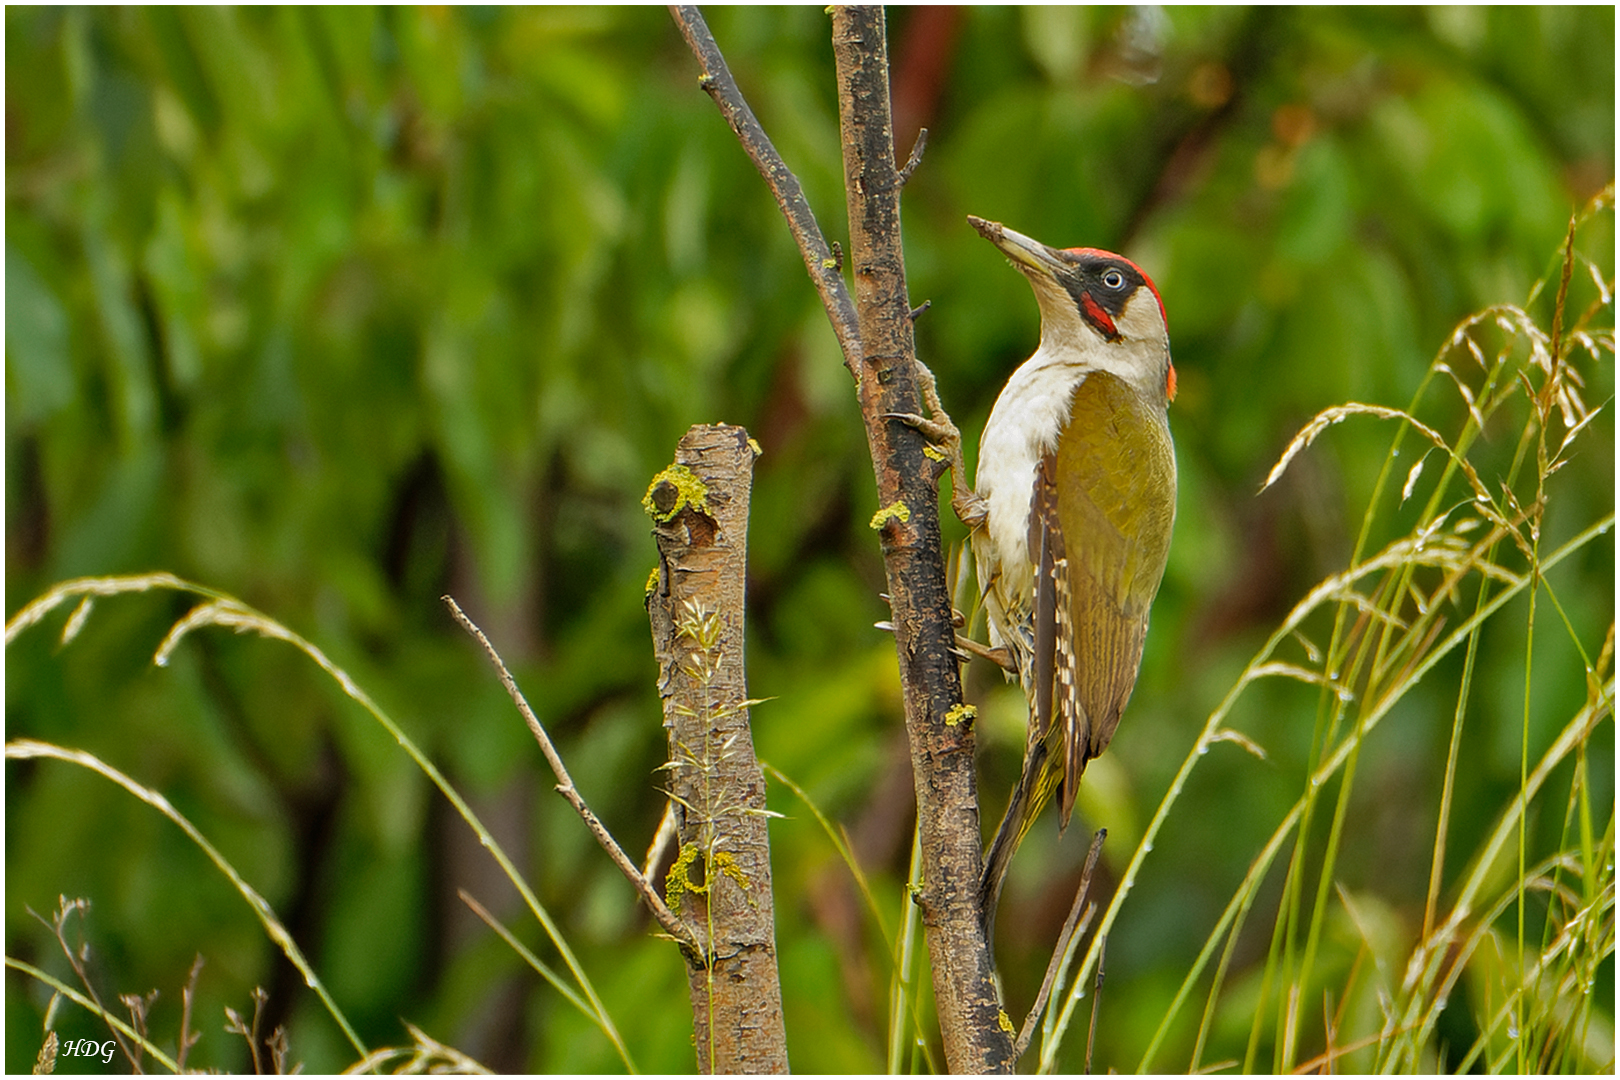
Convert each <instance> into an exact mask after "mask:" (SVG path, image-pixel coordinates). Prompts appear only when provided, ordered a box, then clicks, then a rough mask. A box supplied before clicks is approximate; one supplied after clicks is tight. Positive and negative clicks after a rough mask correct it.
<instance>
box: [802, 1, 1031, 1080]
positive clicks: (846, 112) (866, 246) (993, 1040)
mask: <svg viewBox="0 0 1620 1080" xmlns="http://www.w3.org/2000/svg"><path fill="white" fill-rule="evenodd" d="M884 35H885V27H884V17H883V9H882V8H881V7H838V8H834V9H833V57H834V59H835V61H836V63H837V68H838V105H839V107H838V112H839V117H840V122H841V131H842V134H843V143H844V192H845V197H846V198H847V200H848V203H849V228H850V261H851V268H852V270H853V272H854V280H855V310H856V316H857V318H858V320H859V324H860V332H861V345H862V352H863V356H862V369H861V371H860V376H859V384H858V391H859V396H860V403H861V415H862V418H863V419H864V420H865V423H866V433H867V439H868V442H869V444H870V447H871V452H872V465H873V470H874V472H875V473H876V476H877V487H878V503H879V506H880V507H881V508H882V509H880V510H879V512H878V517H877V518H875V519H874V521H873V525H874V526H875V527H877V528H878V529H879V535H880V536H881V537H882V542H883V562H884V569H885V571H886V573H887V576H888V585H889V596H890V597H891V601H890V602H891V605H892V607H893V611H894V638H895V647H896V650H897V652H898V653H899V658H900V682H901V686H902V689H903V691H904V694H905V704H906V732H907V735H908V736H909V739H910V743H911V759H912V770H913V776H914V780H915V785H916V791H917V827H918V829H919V831H920V833H921V836H922V852H923V880H924V886H923V889H922V891H921V893H920V894H919V896H918V898H917V901H918V903H920V904H921V905H922V907H923V919H924V925H925V926H926V927H927V929H928V935H927V937H928V951H929V958H930V960H931V961H932V965H933V974H934V997H935V1002H936V1005H937V1008H938V1011H939V1022H940V1033H941V1036H942V1038H943V1040H944V1044H945V1063H946V1067H947V1068H949V1069H950V1070H951V1071H952V1072H1010V1071H1011V1070H1012V1066H1013V1059H1012V1035H1013V1027H1012V1022H1011V1020H1009V1019H1008V1018H1007V1016H1006V1014H1005V1013H1003V1012H1002V1011H1001V1008H1000V1005H999V1003H998V1001H997V998H996V992H995V987H994V985H993V983H992V981H991V975H992V965H991V961H990V952H989V948H988V945H987V943H986V942H985V940H984V934H983V931H982V929H981V928H980V925H979V911H978V880H979V870H980V866H981V862H982V858H983V855H982V849H981V843H980V837H979V800H978V784H977V778H976V776H975V774H974V763H973V730H972V724H971V722H970V721H971V713H970V712H968V710H965V709H963V708H962V684H961V672H960V668H959V667H958V663H957V660H956V657H955V655H954V646H955V643H956V638H955V631H954V629H953V627H952V625H951V604H950V595H949V593H948V592H947V590H946V586H945V560H944V555H943V549H942V545H941V541H940V533H939V492H938V488H937V486H936V482H937V480H938V478H939V475H940V466H941V463H940V461H939V459H936V458H931V457H929V456H927V455H925V453H924V450H925V449H926V448H927V444H926V442H925V440H924V438H923V436H922V435H921V434H920V433H919V432H917V431H916V430H915V429H914V428H911V427H908V426H906V425H905V424H903V423H901V422H900V421H898V420H896V419H893V417H894V414H897V413H909V414H916V413H918V412H920V411H921V410H920V406H921V404H922V398H921V393H920V387H919V380H918V378H917V373H918V370H919V365H918V364H917V360H916V347H915V343H914V340H913V337H912V328H911V319H910V317H909V316H910V310H911V305H910V302H909V301H908V299H907V295H906V277H905V262H904V258H903V255H902V252H901V245H900V187H901V181H900V176H899V173H898V171H897V170H896V168H895V159H894V131H893V127H892V123H891V119H890V106H889V71H888V54H887V49H886V46H885V40H884Z"/></svg>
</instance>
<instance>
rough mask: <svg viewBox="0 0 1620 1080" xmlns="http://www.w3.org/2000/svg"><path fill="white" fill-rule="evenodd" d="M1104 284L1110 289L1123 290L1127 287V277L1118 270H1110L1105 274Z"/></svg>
mask: <svg viewBox="0 0 1620 1080" xmlns="http://www.w3.org/2000/svg"><path fill="white" fill-rule="evenodd" d="M1102 283H1103V284H1104V285H1106V286H1108V287H1109V288H1110V289H1119V288H1123V287H1124V285H1125V275H1124V274H1122V273H1120V272H1119V271H1118V270H1108V271H1106V272H1104V274H1103V276H1102Z"/></svg>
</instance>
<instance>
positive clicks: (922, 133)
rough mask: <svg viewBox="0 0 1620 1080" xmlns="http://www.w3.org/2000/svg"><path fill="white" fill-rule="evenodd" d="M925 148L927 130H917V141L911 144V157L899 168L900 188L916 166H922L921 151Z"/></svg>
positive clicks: (904, 184) (909, 177) (914, 170)
mask: <svg viewBox="0 0 1620 1080" xmlns="http://www.w3.org/2000/svg"><path fill="white" fill-rule="evenodd" d="M927 146H928V129H927V128H918V129H917V141H916V142H914V143H912V144H911V156H910V157H908V158H906V163H905V164H904V165H903V166H901V168H900V186H901V187H905V186H906V181H908V180H910V179H911V174H912V173H914V172H916V171H917V166H918V165H921V164H922V156H923V149H924V148H925V147H927Z"/></svg>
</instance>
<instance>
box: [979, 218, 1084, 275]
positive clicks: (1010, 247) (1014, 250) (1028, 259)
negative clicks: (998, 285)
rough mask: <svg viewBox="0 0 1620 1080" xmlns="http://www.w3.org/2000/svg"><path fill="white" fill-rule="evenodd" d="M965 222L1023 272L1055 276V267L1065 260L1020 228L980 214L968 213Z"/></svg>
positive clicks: (1058, 267)
mask: <svg viewBox="0 0 1620 1080" xmlns="http://www.w3.org/2000/svg"><path fill="white" fill-rule="evenodd" d="M968 224H969V225H971V226H973V227H974V228H975V229H977V230H978V233H979V235H980V236H982V237H984V238H985V239H986V240H988V241H990V242H991V243H992V244H994V245H996V247H998V248H1000V249H1001V253H1002V254H1003V255H1005V256H1007V258H1009V259H1011V260H1012V261H1013V264H1014V265H1016V266H1017V267H1018V268H1019V269H1020V270H1022V271H1024V272H1025V273H1030V272H1034V273H1037V274H1040V275H1041V276H1043V277H1055V276H1056V275H1057V273H1058V271H1060V270H1063V269H1065V268H1066V267H1067V265H1068V264H1066V263H1065V262H1063V260H1061V259H1059V258H1058V257H1057V253H1056V252H1054V251H1053V250H1052V249H1051V248H1049V247H1047V246H1046V245H1045V244H1043V243H1041V242H1040V241H1039V240H1034V239H1031V238H1030V237H1027V236H1025V235H1024V234H1023V233H1021V232H1014V231H1013V230H1011V229H1009V228H1007V227H1006V226H1005V225H1003V224H1002V223H1001V222H999V221H986V220H985V219H984V218H981V217H974V216H973V215H972V214H969V215H968Z"/></svg>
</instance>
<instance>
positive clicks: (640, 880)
mask: <svg viewBox="0 0 1620 1080" xmlns="http://www.w3.org/2000/svg"><path fill="white" fill-rule="evenodd" d="M442 599H443V600H444V602H445V605H446V606H447V607H449V609H450V614H451V615H453V616H454V617H455V620H456V622H458V623H460V624H461V628H462V629H463V630H465V631H467V633H468V634H470V635H472V637H473V640H475V641H477V642H478V644H479V646H480V647H481V648H482V649H483V650H484V655H486V656H488V657H489V662H490V663H491V664H493V665H494V667H495V674H496V676H497V677H499V678H500V680H501V685H502V686H504V687H506V692H507V694H508V695H510V696H511V698H512V702H513V703H514V704H515V705H517V708H518V712H519V713H521V714H522V716H523V722H524V723H526V724H528V725H529V731H530V732H531V733H533V735H534V739H535V741H536V742H538V743H539V744H540V752H541V753H542V754H544V755H545V758H546V763H547V764H548V765H550V766H551V771H552V773H553V774H554V775H555V776H556V777H557V792H558V794H560V795H561V796H562V797H563V798H564V799H566V800H568V805H569V806H572V807H573V808H574V811H575V813H577V814H579V816H580V820H581V821H583V822H585V827H586V828H587V829H589V830H590V833H591V835H592V836H594V837H596V842H597V843H598V844H600V845H601V846H602V850H603V851H605V852H607V854H608V858H610V859H612V860H613V865H614V866H616V867H618V868H619V873H621V874H623V875H624V877H625V880H627V881H629V882H630V886H631V888H633V889H635V890H636V892H637V893H638V894H639V895H640V896H641V899H642V900H643V901H644V902H645V903H646V905H647V907H648V909H649V910H651V911H652V913H653V918H655V919H657V920H658V925H659V926H662V927H663V928H664V930H665V932H666V933H668V934H669V935H670V936H671V937H673V938H674V939H675V940H676V941H678V942H679V943H680V944H681V945H683V946H684V947H685V948H687V949H690V950H691V952H692V955H693V956H702V955H703V949H702V947H701V946H700V945H699V944H698V941H697V939H696V938H695V937H694V936H693V935H692V933H691V931H690V930H688V929H687V928H686V926H685V925H684V924H683V923H682V922H681V920H680V919H678V918H677V917H676V916H675V913H674V912H672V911H670V910H669V905H668V904H666V903H664V898H663V897H661V896H659V895H658V890H657V889H654V888H653V887H652V885H651V883H649V882H648V881H647V879H646V878H644V877H642V876H641V871H639V870H637V869H636V864H635V863H633V862H631V861H630V857H629V856H628V855H626V854H625V853H624V849H623V848H621V847H620V846H619V842H618V841H617V840H615V839H613V834H612V833H610V832H608V831H607V826H605V825H603V824H602V821H601V819H600V818H598V817H597V816H596V814H595V813H593V812H592V811H591V808H590V807H589V806H587V805H585V800H584V799H583V798H582V797H581V796H580V794H579V791H578V789H577V788H575V787H574V779H573V777H571V776H569V775H568V767H567V766H566V765H564V764H563V760H562V756H561V755H560V754H558V753H557V748H556V746H554V745H553V744H552V742H551V736H550V735H548V734H546V729H545V727H544V725H542V724H541V723H540V718H539V717H538V716H536V715H535V714H534V710H533V709H532V708H530V707H529V701H528V699H527V698H525V697H524V696H523V691H521V690H519V689H518V685H517V680H515V679H514V678H512V673H511V672H510V671H509V670H507V667H506V662H505V661H504V660H502V659H501V654H500V653H499V652H497V651H496V650H495V646H494V645H492V644H490V641H489V638H487V637H485V636H484V632H483V631H482V630H480V629H479V628H478V624H477V623H475V622H473V621H472V620H471V619H470V618H468V617H467V613H466V612H464V611H462V610H461V605H460V604H457V603H456V601H455V599H454V598H453V597H449V596H446V597H443V598H442Z"/></svg>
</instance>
